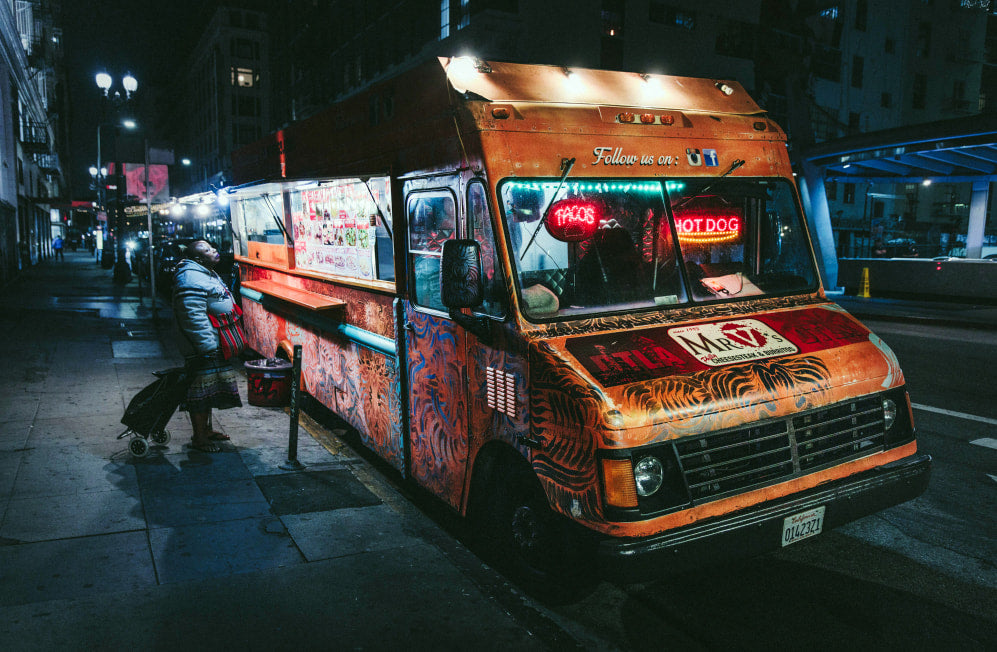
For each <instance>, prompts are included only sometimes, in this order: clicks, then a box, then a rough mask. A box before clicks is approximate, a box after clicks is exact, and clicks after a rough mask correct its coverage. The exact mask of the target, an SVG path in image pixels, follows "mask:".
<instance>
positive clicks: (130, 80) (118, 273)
mask: <svg viewBox="0 0 997 652" xmlns="http://www.w3.org/2000/svg"><path fill="white" fill-rule="evenodd" d="M94 81H96V83H97V88H99V89H100V90H101V92H102V93H103V94H104V97H105V98H108V99H109V100H110V101H111V102H112V106H113V108H114V109H115V111H117V110H118V109H120V107H121V106H122V105H123V104H125V103H126V102H128V101H129V100H130V99H131V98H132V93H134V92H135V91H136V90H138V80H137V79H135V77H133V76H132V75H131V73H128V74H126V75H125V76H124V77H123V78H122V79H121V88H122V89H123V90H124V91H125V96H124V98H122V97H121V93H120V92H118V91H115V92H114V94H113V95H111V93H110V91H111V88H112V87H113V86H114V78H113V77H111V75H109V74H108V73H107V72H100V73H98V74H97V75H96V77H94ZM106 113H107V106H106V105H105V106H104V114H105V116H106ZM108 125H111V126H116V125H115V123H113V122H102V123H100V124H98V125H97V168H98V170H102V169H103V168H102V165H103V160H102V159H101V151H100V149H101V148H100V145H101V137H100V132H101V128H102V127H104V126H108ZM121 126H123V127H125V128H126V129H134V128H135V127H136V124H135V121H134V120H123V121H122V122H121ZM115 153H117V150H115ZM116 158H117V157H116ZM115 163H116V166H117V167H120V169H117V168H116V169H115V176H116V177H118V183H117V184H116V185H117V188H116V199H117V201H116V202H115V207H114V208H115V210H114V224H115V240H114V252H115V263H114V281H115V282H116V283H127V282H128V281H129V280H131V269H130V268H129V267H128V262H127V261H126V257H127V255H128V254H127V252H126V250H125V239H124V230H125V223H124V210H123V208H122V206H121V199H122V197H123V196H124V194H123V193H122V189H121V187H120V186H121V182H122V180H123V179H124V165H123V162H121V161H115ZM98 188H99V189H104V188H106V183H104V182H103V181H102V182H101V183H100V184H99V185H98ZM98 192H100V190H99V191H98ZM98 199H100V196H98Z"/></svg>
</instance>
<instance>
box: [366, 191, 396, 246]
mask: <svg viewBox="0 0 997 652" xmlns="http://www.w3.org/2000/svg"><path fill="white" fill-rule="evenodd" d="M361 181H363V185H364V187H365V188H367V194H368V195H370V200H371V201H372V202H374V208H376V209H377V216H378V217H380V218H381V224H382V225H383V226H384V230H385V231H387V232H388V238H389V239H391V240H393V239H394V236H392V235H391V227H390V226H389V225H388V220H386V219H384V213H382V212H381V206H380V205H379V204H378V203H377V200H376V199H374V191H373V190H371V189H370V178H369V177H368V178H367V179H361Z"/></svg>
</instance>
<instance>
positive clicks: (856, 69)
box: [852, 57, 864, 88]
mask: <svg viewBox="0 0 997 652" xmlns="http://www.w3.org/2000/svg"><path fill="white" fill-rule="evenodd" d="M863 63H864V61H863V60H862V57H852V88H862V64H863Z"/></svg>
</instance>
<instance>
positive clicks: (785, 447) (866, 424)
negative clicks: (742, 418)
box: [675, 396, 885, 502]
mask: <svg viewBox="0 0 997 652" xmlns="http://www.w3.org/2000/svg"><path fill="white" fill-rule="evenodd" d="M884 447H885V433H884V425H883V406H882V399H881V398H880V397H877V396H872V397H866V398H861V399H856V400H852V401H846V402H844V403H838V404H836V405H832V406H829V407H826V408H821V409H819V410H813V411H811V412H806V413H803V414H797V415H794V416H792V417H787V418H784V419H779V420H777V421H771V422H768V423H764V424H760V425H753V426H751V427H748V428H739V429H736V430H727V431H723V432H717V433H711V434H709V435H704V436H702V437H697V438H695V439H683V440H681V441H677V442H676V443H675V451H676V452H677V453H678V458H679V464H680V466H681V468H682V473H683V475H684V478H685V482H686V485H687V486H688V488H689V494H690V496H691V498H692V500H693V502H706V501H709V500H715V499H718V498H722V497H724V496H728V495H731V494H733V493H737V492H742V491H745V490H748V489H754V488H757V487H761V486H765V485H770V484H775V483H777V482H783V481H785V480H790V479H792V478H795V477H799V476H802V475H806V474H808V473H812V472H814V471H817V470H819V469H822V468H827V467H829V466H833V465H835V464H840V463H841V462H844V461H847V460H851V459H856V458H859V457H864V456H865V455H869V454H870V453H874V452H878V451H881V450H884Z"/></svg>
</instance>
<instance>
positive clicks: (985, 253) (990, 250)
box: [949, 245, 997, 260]
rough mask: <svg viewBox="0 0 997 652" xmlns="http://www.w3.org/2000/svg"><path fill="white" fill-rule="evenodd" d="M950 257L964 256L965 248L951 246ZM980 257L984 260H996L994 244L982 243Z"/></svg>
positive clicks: (996, 247)
mask: <svg viewBox="0 0 997 652" xmlns="http://www.w3.org/2000/svg"><path fill="white" fill-rule="evenodd" d="M949 257H950V258H965V257H966V248H965V247H953V248H952V249H950V250H949ZM980 258H982V259H984V260H997V246H994V245H983V249H982V251H981V252H980Z"/></svg>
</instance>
